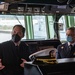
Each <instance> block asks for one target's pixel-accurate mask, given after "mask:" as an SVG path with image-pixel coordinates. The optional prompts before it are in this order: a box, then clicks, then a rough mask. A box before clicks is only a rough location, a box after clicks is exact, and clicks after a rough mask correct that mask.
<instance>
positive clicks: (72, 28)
mask: <svg viewBox="0 0 75 75" xmlns="http://www.w3.org/2000/svg"><path fill="white" fill-rule="evenodd" d="M67 30H71V31H72V32H75V27H70V28H68V29H67Z"/></svg>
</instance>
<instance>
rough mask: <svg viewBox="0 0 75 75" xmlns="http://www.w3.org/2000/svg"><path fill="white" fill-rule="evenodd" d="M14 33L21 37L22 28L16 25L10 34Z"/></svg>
mask: <svg viewBox="0 0 75 75" xmlns="http://www.w3.org/2000/svg"><path fill="white" fill-rule="evenodd" d="M14 34H18V35H19V36H20V38H22V37H23V32H22V28H20V27H19V26H16V27H15V28H14V29H13V31H12V35H14Z"/></svg>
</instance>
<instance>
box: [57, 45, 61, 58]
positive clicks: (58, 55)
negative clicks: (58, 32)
mask: <svg viewBox="0 0 75 75" xmlns="http://www.w3.org/2000/svg"><path fill="white" fill-rule="evenodd" d="M59 50H60V46H58V47H57V50H56V59H61V56H60V51H59Z"/></svg>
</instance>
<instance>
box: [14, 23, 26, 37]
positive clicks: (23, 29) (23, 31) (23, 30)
mask: <svg viewBox="0 0 75 75" xmlns="http://www.w3.org/2000/svg"><path fill="white" fill-rule="evenodd" d="M15 27H20V28H21V29H22V33H23V37H24V34H25V28H24V27H23V26H22V25H19V24H17V25H15V26H14V27H13V29H14V28H15Z"/></svg>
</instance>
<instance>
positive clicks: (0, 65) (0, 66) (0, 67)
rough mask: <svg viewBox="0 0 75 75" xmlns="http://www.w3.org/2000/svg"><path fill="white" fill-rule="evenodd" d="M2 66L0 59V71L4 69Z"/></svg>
mask: <svg viewBox="0 0 75 75" xmlns="http://www.w3.org/2000/svg"><path fill="white" fill-rule="evenodd" d="M4 67H5V66H4V65H2V62H1V59H0V70H2V69H4Z"/></svg>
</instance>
